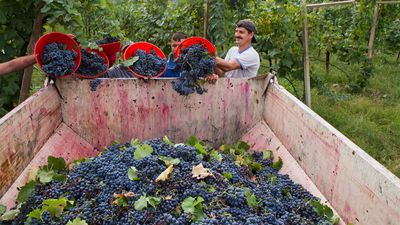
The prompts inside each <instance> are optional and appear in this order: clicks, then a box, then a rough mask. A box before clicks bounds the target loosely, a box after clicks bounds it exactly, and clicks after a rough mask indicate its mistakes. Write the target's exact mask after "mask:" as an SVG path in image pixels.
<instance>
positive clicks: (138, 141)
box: [131, 138, 142, 147]
mask: <svg viewBox="0 0 400 225" xmlns="http://www.w3.org/2000/svg"><path fill="white" fill-rule="evenodd" d="M141 144H142V143H141V142H140V140H139V139H137V138H136V139H132V140H131V145H132V147H137V146H140V145H141Z"/></svg>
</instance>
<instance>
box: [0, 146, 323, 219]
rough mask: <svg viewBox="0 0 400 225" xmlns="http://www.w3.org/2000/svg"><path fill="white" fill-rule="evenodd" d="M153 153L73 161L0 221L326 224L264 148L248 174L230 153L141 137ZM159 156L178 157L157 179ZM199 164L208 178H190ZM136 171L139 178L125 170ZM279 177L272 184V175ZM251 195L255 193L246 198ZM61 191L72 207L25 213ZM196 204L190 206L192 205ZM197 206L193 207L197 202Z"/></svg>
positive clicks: (131, 150)
mask: <svg viewBox="0 0 400 225" xmlns="http://www.w3.org/2000/svg"><path fill="white" fill-rule="evenodd" d="M144 143H145V144H148V145H150V146H151V147H152V149H153V150H152V152H151V153H150V154H147V155H145V156H144V157H143V158H140V159H138V158H137V154H135V151H137V149H138V148H139V147H138V145H132V144H130V143H126V144H114V145H112V146H109V147H108V148H107V149H106V150H104V151H103V152H102V153H101V154H100V155H99V156H97V157H94V158H91V159H90V160H87V161H85V162H82V163H80V164H79V165H77V166H75V167H74V168H73V169H72V170H71V171H70V172H69V174H68V175H67V179H66V181H52V182H50V183H48V184H41V185H38V186H36V189H35V191H34V192H33V193H32V195H31V196H30V197H29V199H28V200H27V201H26V202H25V203H23V205H22V206H21V208H20V214H19V215H18V216H17V218H16V219H14V220H13V221H4V222H1V221H0V224H2V223H3V224H24V222H25V221H27V220H30V223H31V224H50V225H52V224H66V223H67V222H68V221H72V220H74V219H75V218H80V219H82V220H85V221H86V223H88V224H94V225H97V224H99V225H100V224H121V225H124V224H156V225H162V224H165V225H167V224H197V225H202V224H218V225H220V224H221V225H232V224H246V225H248V224H273V225H286V224H304V225H305V224H325V223H327V220H326V218H325V217H323V216H319V215H318V214H317V213H316V212H315V211H314V208H313V206H312V205H311V204H310V203H309V202H310V201H311V200H316V198H315V197H314V196H312V195H311V194H310V193H308V192H307V191H306V190H304V189H303V188H302V187H301V186H300V185H297V184H294V183H293V181H291V180H290V179H289V177H288V176H287V175H280V174H279V173H278V171H277V170H276V169H274V168H272V167H271V164H272V162H271V160H264V159H263V158H262V154H259V153H256V154H254V155H252V157H253V159H254V160H255V162H257V163H259V164H261V165H262V168H261V169H260V170H257V172H256V173H255V174H252V175H251V176H250V174H249V173H248V169H247V167H246V166H244V165H238V163H237V162H235V161H234V159H233V157H232V155H231V153H226V154H225V153H218V154H220V155H221V158H220V160H216V159H215V158H213V157H211V156H210V155H206V156H205V155H204V154H200V153H199V152H198V149H196V148H195V147H192V146H188V145H185V144H176V145H173V144H171V143H166V142H164V141H163V140H160V139H153V140H149V141H146V142H144ZM161 157H170V158H173V159H175V161H176V160H177V159H179V162H175V164H174V165H173V171H172V173H171V174H170V176H169V177H168V179H166V180H164V181H161V182H155V179H156V178H157V176H158V175H160V174H161V173H162V172H163V171H164V170H165V169H166V168H167V167H168V166H167V163H166V162H165V161H164V159H163V158H161ZM200 163H201V164H202V165H203V166H204V168H208V170H209V172H210V173H212V176H207V177H205V178H203V179H196V178H193V177H192V169H193V167H194V166H197V165H199V164H200ZM133 167H134V168H135V169H136V179H131V178H130V177H129V175H128V171H129V170H130V169H132V168H133ZM227 171H230V172H231V173H235V174H236V176H237V177H236V179H235V180H234V181H233V180H232V178H226V177H224V176H223V173H224V172H227ZM272 176H273V177H275V178H276V179H275V181H276V182H271V177H272ZM122 193H131V194H130V195H129V197H127V199H126V202H125V204H124V205H121V204H116V203H115V200H116V197H115V196H116V195H115V194H122ZM249 194H251V195H252V197H251V198H252V199H251V198H249ZM144 195H146V196H153V197H156V198H159V199H160V202H159V203H158V204H154V203H153V204H154V206H152V205H148V206H147V207H145V208H143V209H135V206H136V202H137V201H139V199H140V198H141V197H143V196H144ZM59 197H65V198H67V199H69V200H73V201H74V203H73V206H72V207H70V208H68V209H64V210H63V211H62V213H61V215H60V216H59V217H54V216H52V215H50V214H49V213H48V212H47V211H45V212H44V213H43V214H42V215H41V220H39V219H36V218H31V217H28V216H27V215H28V214H29V213H30V212H32V211H33V210H35V209H40V208H42V206H43V205H42V204H43V201H44V200H46V199H57V198H59ZM190 197H193V198H198V197H201V198H202V199H204V202H202V203H201V205H202V207H201V210H202V211H203V213H204V217H203V218H201V219H196V220H195V219H193V215H192V214H191V213H188V212H185V210H184V209H185V206H184V204H183V202H184V201H185V199H187V198H190ZM193 207H194V206H193ZM196 207H197V206H196Z"/></svg>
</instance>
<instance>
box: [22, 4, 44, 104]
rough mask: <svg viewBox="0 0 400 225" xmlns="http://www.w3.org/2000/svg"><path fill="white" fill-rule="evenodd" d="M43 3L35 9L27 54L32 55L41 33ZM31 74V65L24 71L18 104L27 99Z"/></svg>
mask: <svg viewBox="0 0 400 225" xmlns="http://www.w3.org/2000/svg"><path fill="white" fill-rule="evenodd" d="M43 5H44V3H43V1H40V2H39V4H38V7H37V9H36V15H35V20H34V22H33V29H32V34H31V37H30V40H29V44H28V48H27V54H28V55H31V54H33V48H34V46H35V43H36V41H37V40H38V39H39V37H40V34H41V31H42V24H43V15H42V13H40V9H41V8H42V7H43ZM32 72H33V65H32V66H29V67H27V68H25V69H24V75H23V78H22V85H21V90H20V93H19V103H21V102H23V101H25V99H27V98H28V97H29V90H30V87H31V80H32Z"/></svg>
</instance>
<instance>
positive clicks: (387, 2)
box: [376, 1, 400, 4]
mask: <svg viewBox="0 0 400 225" xmlns="http://www.w3.org/2000/svg"><path fill="white" fill-rule="evenodd" d="M376 3H377V4H400V1H379V2H376Z"/></svg>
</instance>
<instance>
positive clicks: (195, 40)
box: [174, 37, 217, 59]
mask: <svg viewBox="0 0 400 225" xmlns="http://www.w3.org/2000/svg"><path fill="white" fill-rule="evenodd" d="M191 45H203V46H204V47H205V48H207V50H208V52H209V53H210V56H215V55H216V54H217V49H216V48H215V46H214V45H213V44H212V43H211V42H210V41H209V40H207V39H205V38H202V37H190V38H187V39H185V40H184V41H182V43H181V44H180V45H179V46H178V48H177V49H176V52H175V55H174V57H175V59H176V58H178V56H179V54H180V52H181V51H182V50H183V49H185V48H187V47H189V46H191Z"/></svg>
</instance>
